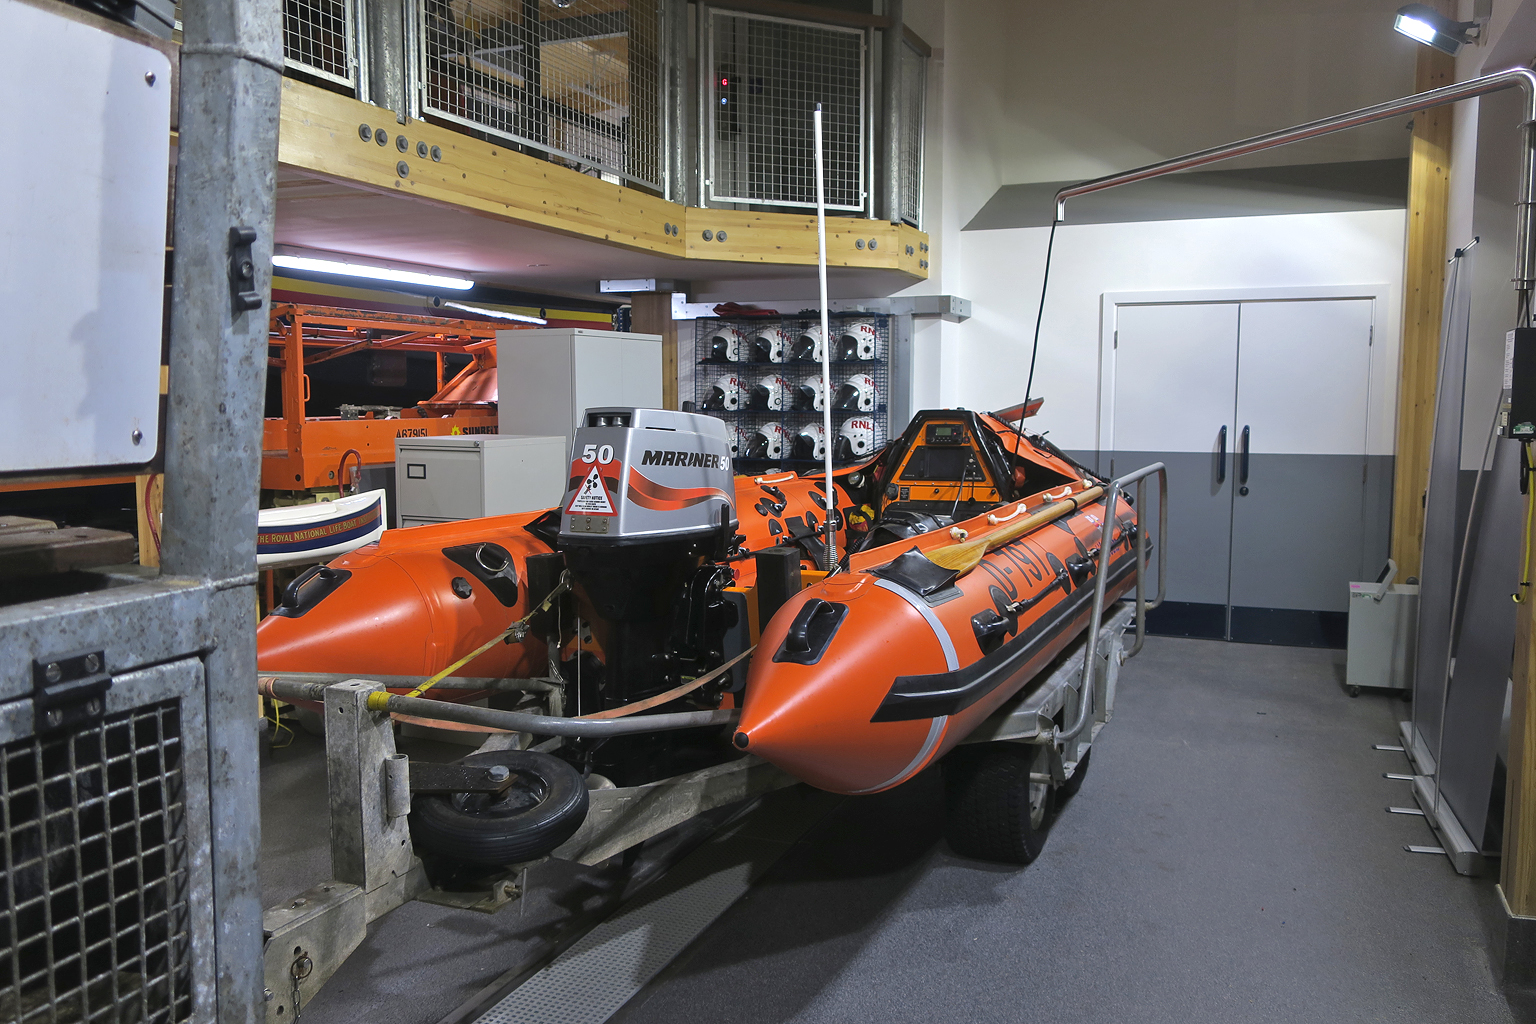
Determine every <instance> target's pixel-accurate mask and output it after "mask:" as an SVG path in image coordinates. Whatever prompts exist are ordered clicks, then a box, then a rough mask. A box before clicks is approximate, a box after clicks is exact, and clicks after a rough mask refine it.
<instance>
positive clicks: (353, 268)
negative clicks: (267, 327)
mask: <svg viewBox="0 0 1536 1024" xmlns="http://www.w3.org/2000/svg"><path fill="white" fill-rule="evenodd" d="M272 265H273V266H274V267H282V268H283V269H285V270H307V271H309V272H310V273H313V274H338V275H340V276H342V277H366V278H369V279H370V280H374V281H395V282H398V283H400V284H419V285H422V286H424V287H427V288H451V289H453V290H454V291H458V292H462V291H467V290H468V289H470V288H473V287H474V286H475V282H473V281H466V280H464V279H463V278H461V277H444V276H442V275H440V274H419V273H417V272H416V271H414V270H396V269H394V268H392V267H370V266H366V265H364V264H361V263H343V262H341V261H340V260H321V259H315V258H314V257H312V256H287V255H284V254H282V253H278V254H277V255H274V256H273V257H272Z"/></svg>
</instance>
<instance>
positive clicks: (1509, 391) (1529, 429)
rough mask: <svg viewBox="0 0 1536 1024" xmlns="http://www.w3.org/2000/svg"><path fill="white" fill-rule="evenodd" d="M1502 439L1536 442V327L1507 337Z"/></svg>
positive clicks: (1501, 416)
mask: <svg viewBox="0 0 1536 1024" xmlns="http://www.w3.org/2000/svg"><path fill="white" fill-rule="evenodd" d="M1499 435H1500V436H1501V437H1508V438H1514V439H1516V440H1520V441H1532V440H1536V327H1517V328H1515V329H1514V330H1512V331H1510V332H1509V333H1507V334H1505V335H1504V394H1503V401H1502V404H1501V405H1500V408H1499Z"/></svg>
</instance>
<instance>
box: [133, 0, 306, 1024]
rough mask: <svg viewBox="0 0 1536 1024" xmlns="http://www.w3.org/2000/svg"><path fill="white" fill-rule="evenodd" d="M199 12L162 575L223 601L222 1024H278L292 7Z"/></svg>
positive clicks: (210, 1) (211, 670)
mask: <svg viewBox="0 0 1536 1024" xmlns="http://www.w3.org/2000/svg"><path fill="white" fill-rule="evenodd" d="M183 12H184V13H183V29H182V31H183V45H182V49H181V113H180V138H179V142H178V154H177V170H176V203H175V230H174V233H173V236H172V238H173V244H174V246H175V256H174V260H175V266H174V271H173V275H172V293H171V294H172V302H171V344H170V389H169V396H168V407H167V412H166V442H165V444H166V447H165V528H164V542H163V549H162V554H161V571H162V572H163V573H164V574H166V575H167V576H181V577H191V578H194V579H199V580H203V581H206V582H207V583H208V584H209V585H210V586H211V589H212V590H213V594H212V595H211V596H210V598H209V607H208V615H207V618H206V620H205V621H206V623H207V626H206V635H204V636H203V637H202V638H201V641H200V646H201V649H202V653H203V666H204V672H205V674H206V685H207V702H208V746H209V751H210V753H209V760H210V763H209V772H208V775H209V784H210V794H209V799H210V810H211V817H212V824H213V830H212V837H213V838H212V850H211V855H212V861H213V867H214V883H213V902H214V916H215V920H216V922H217V924H216V928H217V933H216V938H215V947H216V971H217V979H218V1017H219V1020H220V1021H222V1022H228V1024H233V1022H242V1024H243V1022H255V1021H257V1020H259V1019H262V1018H264V1016H265V1014H264V1012H263V1005H262V999H261V995H262V992H261V988H262V983H261V975H262V934H261V898H260V888H259V884H258V881H257V875H256V860H257V854H258V851H259V847H260V836H261V831H260V820H259V818H258V811H259V807H260V789H259V778H258V765H257V734H256V721H257V717H256V708H257V705H256V701H255V686H254V684H255V676H256V636H255V616H256V586H255V584H256V509H257V502H258V497H259V492H258V482H259V479H260V472H261V428H262V404H263V393H264V390H265V387H266V373H267V370H266V362H267V358H266V357H267V309H266V305H267V303H268V301H269V298H270V294H271V266H272V231H273V219H274V197H275V192H276V177H277V127H278V107H279V98H280V94H281V89H282V68H283V47H282V8H281V6H280V5H279V3H278V2H277V0H199V2H198V3H194V4H188V5H186V6H185V7H184V8H183ZM242 228H243V229H250V231H251V232H254V237H253V238H252V236H251V235H250V234H246V235H245V236H244V237H246V238H250V239H251V240H250V242H249V244H248V245H242V244H238V243H240V242H241V236H240V232H238V231H236V230H235V229H242ZM242 275H244V276H242ZM242 291H244V292H246V293H247V301H242V299H241V297H240V295H239V293H240V292H242ZM253 303H255V305H254V308H249V307H250V306H251V305H252V304H253Z"/></svg>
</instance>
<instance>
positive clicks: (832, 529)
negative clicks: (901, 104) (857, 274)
mask: <svg viewBox="0 0 1536 1024" xmlns="http://www.w3.org/2000/svg"><path fill="white" fill-rule="evenodd" d="M813 120H814V122H815V127H816V274H817V276H818V277H819V278H820V281H821V395H822V399H821V408H822V431H823V433H824V434H825V440H826V444H825V445H824V448H825V452H826V460H827V461H826V471H827V477H826V480H825V481H823V483H824V484H825V488H826V489H825V492H824V493H825V494H826V497H827V522H826V531H827V542H826V543H827V550H826V555H825V557H824V559H823V564H822V568H823V569H825V570H826V571H827V572H829V573H830V572H836V571H837V497H836V493H837V492H836V491H835V490H834V489H833V486H832V447H833V444H832V442H833V438H832V331H831V328H830V327H829V326H828V324H827V188H826V180H825V177H824V176H823V172H822V166H821V165H822V158H821V104H820V103H818V104H816V112H815V114H814V115H813Z"/></svg>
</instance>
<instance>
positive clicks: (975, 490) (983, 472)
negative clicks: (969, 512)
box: [887, 421, 1001, 511]
mask: <svg viewBox="0 0 1536 1024" xmlns="http://www.w3.org/2000/svg"><path fill="white" fill-rule="evenodd" d="M891 480H892V490H894V492H895V493H891V492H890V491H888V492H887V498H888V499H889V500H895V501H913V502H944V503H956V502H960V501H961V500H964V501H965V502H995V501H1000V500H1001V495H1000V494H999V493H998V487H997V482H996V481H994V480H992V479H991V478H990V476H989V474H988V471H987V468H986V463H985V462H984V461H983V458H982V453H981V450H980V446H979V443H978V442H977V439H976V438H974V437H973V436H972V435H971V430H970V428H969V426H968V425H967V424H965V423H963V422H943V421H938V422H929V423H926V424H924V426H923V434H922V441H921V443H918V444H914V445H913V446H912V447H911V449H910V450H909V451H908V452H907V453H906V455H905V456H904V457H903V459H902V461H901V464H900V466H898V467H897V469H896V472H895V473H894V474H893V476H892V478H891ZM946 511H947V510H946Z"/></svg>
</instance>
